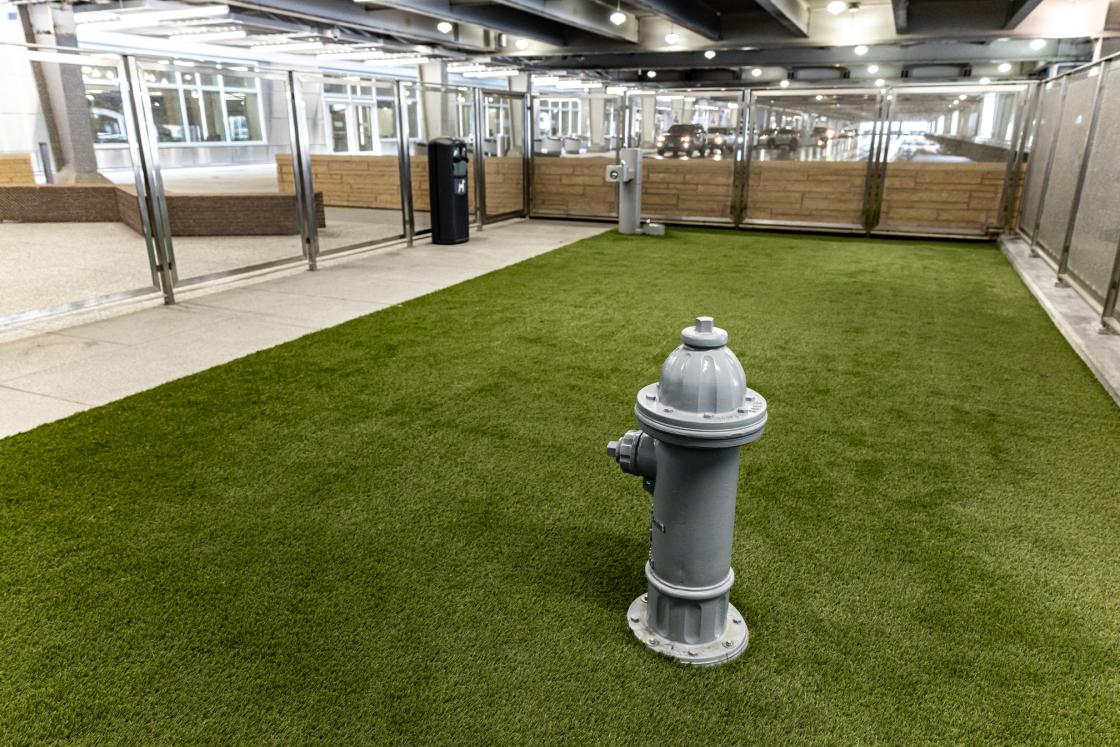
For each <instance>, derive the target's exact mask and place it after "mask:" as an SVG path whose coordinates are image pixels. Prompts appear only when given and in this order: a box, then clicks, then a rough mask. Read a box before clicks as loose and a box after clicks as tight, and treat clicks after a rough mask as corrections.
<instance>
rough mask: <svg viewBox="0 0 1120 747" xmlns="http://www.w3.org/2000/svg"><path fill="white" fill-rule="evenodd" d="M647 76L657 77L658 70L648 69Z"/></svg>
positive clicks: (650, 77) (651, 78)
mask: <svg viewBox="0 0 1120 747" xmlns="http://www.w3.org/2000/svg"><path fill="white" fill-rule="evenodd" d="M646 77H647V78H649V79H650V80H653V79H654V78H656V77H657V71H656V70H646Z"/></svg>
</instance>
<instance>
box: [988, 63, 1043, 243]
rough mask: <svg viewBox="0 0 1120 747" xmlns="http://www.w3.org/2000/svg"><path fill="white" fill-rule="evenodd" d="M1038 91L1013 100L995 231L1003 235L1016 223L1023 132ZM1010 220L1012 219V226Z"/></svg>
mask: <svg viewBox="0 0 1120 747" xmlns="http://www.w3.org/2000/svg"><path fill="white" fill-rule="evenodd" d="M1040 88H1041V86H1038V85H1032V86H1031V87H1029V88H1027V89H1026V90H1025V91H1024V92H1022V93H1020V94H1018V96H1017V99H1018V101H1017V102H1016V104H1017V111H1016V113H1015V124H1014V129H1013V130H1012V133H1011V147H1012V151H1011V153H1009V154H1008V160H1007V170H1006V171H1005V172H1004V174H1003V195H1002V196H1001V197H1000V202H999V213H998V215H999V228H1000V229H1002V231H1003V232H1004V233H1010V232H1012V231H1013V230H1014V228H1015V225H1017V224H1018V222H1019V210H1018V209H1017V206H1016V198H1018V197H1019V194H1020V190H1021V189H1022V186H1023V157H1024V156H1025V155H1026V147H1027V132H1028V130H1029V129H1030V122H1031V118H1032V117H1034V115H1035V107H1036V106H1037V105H1038V101H1039V99H1040V98H1041V97H1040V96H1039V90H1040ZM1012 216H1014V218H1015V220H1014V222H1013V221H1012Z"/></svg>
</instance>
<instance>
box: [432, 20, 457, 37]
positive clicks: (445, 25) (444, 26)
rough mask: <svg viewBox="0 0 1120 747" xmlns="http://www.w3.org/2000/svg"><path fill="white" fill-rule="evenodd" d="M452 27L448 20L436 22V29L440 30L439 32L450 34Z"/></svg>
mask: <svg viewBox="0 0 1120 747" xmlns="http://www.w3.org/2000/svg"><path fill="white" fill-rule="evenodd" d="M454 28H455V27H454V26H452V25H451V24H450V23H449V22H448V21H440V22H439V23H437V24H436V31H438V32H440V33H441V34H450V33H451V31H452V29H454Z"/></svg>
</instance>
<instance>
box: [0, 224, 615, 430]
mask: <svg viewBox="0 0 1120 747" xmlns="http://www.w3.org/2000/svg"><path fill="white" fill-rule="evenodd" d="M5 228H6V227H5ZM609 228H610V226H609V225H608V224H603V223H577V222H574V221H546V220H531V221H509V222H506V223H502V224H497V225H494V226H489V227H487V228H486V230H484V231H481V232H475V233H473V234H472V236H471V240H470V242H469V243H467V244H460V245H457V246H432V245H431V244H430V243H427V242H426V241H425V242H417V244H416V246H414V247H411V248H406V247H402V246H399V245H398V246H396V247H395V248H389V249H383V250H378V251H372V252H367V253H361V254H355V255H344V256H341V257H336V258H333V259H327V260H324V261H323V263H322V264H321V269H320V270H319V271H318V272H308V271H306V270H305V269H297V270H287V271H283V272H274V273H271V274H269V275H266V276H264V277H258V278H255V279H252V280H243V281H239V282H238V283H237V284H236V287H230V285H228V284H227V285H224V286H221V287H219V288H213V287H211V288H198V289H194V290H192V291H190V292H189V293H184V294H181V296H180V299H181V300H180V303H178V304H176V305H174V306H163V305H158V306H148V307H146V308H141V309H139V310H134V311H130V313H123V314H121V313H120V309H117V310H116V312H115V313H117V314H118V315H117V316H111V317H110V318H103V319H100V320H99V321H94V322H88V319H89V316H78V317H69V318H53V319H47V320H42V321H39V322H31V323H27V324H24V325H21V326H19V327H18V328H9V329H7V330H5V331H4V332H3V334H4V337H5V338H7V339H8V342H0V437H4V436H8V435H11V434H14V433H19V432H21V431H24V430H28V429H30V428H33V427H35V426H37V425H41V424H43V423H47V422H50V421H52V420H57V419H59V418H63V417H66V416H67V415H70V414H73V413H76V412H79V411H81V410H85V409H88V408H90V407H94V406H97V405H102V404H105V403H108V402H112V401H113V400H117V399H120V398H122V397H126V396H128V395H130V394H134V393H136V392H140V391H143V390H145V389H150V388H152V387H154V386H157V385H159V384H162V383H164V382H166V381H171V380H172V379H177V378H180V377H182V376H186V375H188V374H191V373H195V372H197V371H201V370H204V369H207V368H210V367H212V366H216V365H220V364H222V363H225V362H227V361H230V360H233V359H235V358H239V357H241V356H244V355H248V354H249V353H252V352H254V351H256V350H261V349H263V348H267V347H272V346H274V345H279V344H281V343H283V342H287V341H289V340H292V339H295V338H297V337H300V336H302V335H305V334H308V333H310V332H314V331H315V330H319V329H324V328H326V327H331V326H333V325H336V324H340V323H342V322H344V321H347V320H349V319H353V318H355V317H358V316H362V315H365V314H369V313H372V312H374V311H377V310H378V309H382V308H385V307H386V306H390V305H394V304H399V303H403V302H404V301H407V300H409V299H411V298H416V297H417V296H422V295H425V294H427V293H431V292H433V291H437V290H439V289H441V288H446V287H447V286H450V285H454V284H456V283H460V282H463V281H464V280H468V279H470V278H473V277H476V276H478V275H482V274H485V273H488V272H491V271H493V270H496V269H499V268H502V267H505V266H507V265H510V264H514V263H516V262H520V261H522V260H524V259H528V258H529V257H532V256H535V255H538V254H543V253H545V252H548V251H551V250H553V249H556V248H558V247H560V246H563V245H565V244H568V243H571V242H573V241H577V240H579V239H582V238H586V237H588V236H594V235H596V234H599V233H601V232H603V231H605V230H608V229H609ZM126 230H127V229H126ZM0 243H2V240H0ZM108 313H113V312H109V311H106V310H104V309H100V310H97V311H96V312H94V314H96V315H97V316H105V315H106V314H108ZM65 322H70V323H71V325H72V326H63V324H64V323H65ZM83 322H85V323H83Z"/></svg>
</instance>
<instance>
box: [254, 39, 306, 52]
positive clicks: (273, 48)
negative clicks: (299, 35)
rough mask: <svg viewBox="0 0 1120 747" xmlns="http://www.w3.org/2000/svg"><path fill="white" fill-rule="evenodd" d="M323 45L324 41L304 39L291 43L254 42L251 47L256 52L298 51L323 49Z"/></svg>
mask: <svg viewBox="0 0 1120 747" xmlns="http://www.w3.org/2000/svg"><path fill="white" fill-rule="evenodd" d="M322 47H323V42H321V41H302V42H292V43H291V44H276V43H267V44H254V45H252V47H251V48H252V50H253V51H254V52H257V51H261V52H298V51H301V50H304V51H305V50H311V49H321V48H322Z"/></svg>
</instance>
